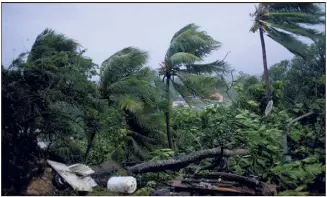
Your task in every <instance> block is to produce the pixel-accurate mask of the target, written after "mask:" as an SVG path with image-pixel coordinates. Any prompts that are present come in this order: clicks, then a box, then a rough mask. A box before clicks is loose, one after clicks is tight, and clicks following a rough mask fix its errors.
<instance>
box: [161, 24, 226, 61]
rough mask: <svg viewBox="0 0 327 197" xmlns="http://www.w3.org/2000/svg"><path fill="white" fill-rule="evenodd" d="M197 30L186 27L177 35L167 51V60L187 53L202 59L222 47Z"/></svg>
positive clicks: (192, 27)
mask: <svg viewBox="0 0 327 197" xmlns="http://www.w3.org/2000/svg"><path fill="white" fill-rule="evenodd" d="M197 29H198V28H194V26H192V25H191V26H186V27H185V28H182V29H181V30H180V31H179V32H178V33H177V34H175V36H174V37H173V39H172V40H171V43H170V47H169V49H168V50H167V53H166V59H169V58H170V57H171V56H172V55H174V54H175V53H178V52H187V53H191V54H193V55H195V56H198V57H199V58H202V57H204V56H205V55H207V54H210V52H211V51H212V50H215V49H217V48H218V47H219V46H220V43H219V42H217V41H215V40H214V39H213V38H212V37H210V36H209V35H208V34H207V33H206V32H204V31H198V30H197Z"/></svg>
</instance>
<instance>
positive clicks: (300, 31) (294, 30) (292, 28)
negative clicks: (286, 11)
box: [264, 21, 323, 41]
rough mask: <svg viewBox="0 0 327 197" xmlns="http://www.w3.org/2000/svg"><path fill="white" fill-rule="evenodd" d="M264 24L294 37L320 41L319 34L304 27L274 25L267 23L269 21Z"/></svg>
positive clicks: (320, 35)
mask: <svg viewBox="0 0 327 197" xmlns="http://www.w3.org/2000/svg"><path fill="white" fill-rule="evenodd" d="M264 23H265V24H267V25H269V26H272V27H275V28H278V29H282V30H284V31H287V32H290V33H293V34H295V35H299V36H305V37H308V38H310V39H311V40H313V41H315V40H317V39H320V38H321V37H322V36H323V35H322V34H321V33H320V32H318V31H317V30H315V29H310V28H304V27H302V26H300V25H297V24H285V23H284V24H281V25H280V24H276V23H273V22H269V21H267V22H264Z"/></svg>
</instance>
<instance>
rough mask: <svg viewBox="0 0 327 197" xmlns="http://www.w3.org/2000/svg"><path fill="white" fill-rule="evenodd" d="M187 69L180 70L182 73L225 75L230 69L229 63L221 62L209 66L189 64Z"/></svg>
mask: <svg viewBox="0 0 327 197" xmlns="http://www.w3.org/2000/svg"><path fill="white" fill-rule="evenodd" d="M185 67H186V68H185V69H180V71H182V72H187V73H191V74H213V73H223V72H225V71H227V70H228V69H229V67H228V64H227V62H225V61H220V60H217V61H214V62H211V63H208V64H188V65H186V66H185Z"/></svg>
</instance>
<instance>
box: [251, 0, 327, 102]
mask: <svg viewBox="0 0 327 197" xmlns="http://www.w3.org/2000/svg"><path fill="white" fill-rule="evenodd" d="M250 16H252V17H254V24H253V26H252V27H251V29H250V31H252V32H257V31H259V35H260V41H261V47H262V59H263V67H264V78H265V84H266V97H267V101H269V100H270V96H271V95H270V94H271V92H270V84H269V76H268V66H267V56H266V46H265V40H264V36H263V35H264V33H266V35H267V36H268V37H270V38H271V39H273V40H274V41H276V42H278V43H279V44H281V45H282V46H284V47H285V48H287V49H288V50H289V51H290V52H292V53H294V54H296V55H299V56H301V57H303V58H305V56H306V53H307V45H305V44H304V43H303V42H301V41H300V40H299V39H298V38H296V37H295V36H303V37H307V38H310V39H311V40H314V41H315V40H316V39H319V38H320V37H321V36H322V34H321V33H319V32H318V31H317V30H315V29H312V28H309V27H308V26H310V25H317V24H324V23H325V20H324V19H322V16H324V13H323V12H321V9H320V8H319V7H318V5H317V4H314V3H260V4H259V6H258V7H256V11H255V12H254V13H253V14H250ZM304 25H305V26H304Z"/></svg>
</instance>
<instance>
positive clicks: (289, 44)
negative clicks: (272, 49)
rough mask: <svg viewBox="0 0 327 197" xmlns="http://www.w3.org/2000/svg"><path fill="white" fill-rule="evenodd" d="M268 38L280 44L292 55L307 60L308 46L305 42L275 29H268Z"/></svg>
mask: <svg viewBox="0 0 327 197" xmlns="http://www.w3.org/2000/svg"><path fill="white" fill-rule="evenodd" d="M267 33H268V36H269V37H270V38H271V39H273V40H274V41H276V42H278V43H279V44H281V45H283V46H284V47H285V48H287V49H288V50H289V51H290V52H291V53H294V54H296V55H299V56H301V57H302V58H305V56H306V54H307V48H308V46H307V45H306V44H304V43H303V42H301V41H299V40H297V39H296V38H295V37H294V36H292V35H291V34H288V33H284V32H282V31H279V30H277V29H275V28H268V29H267Z"/></svg>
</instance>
